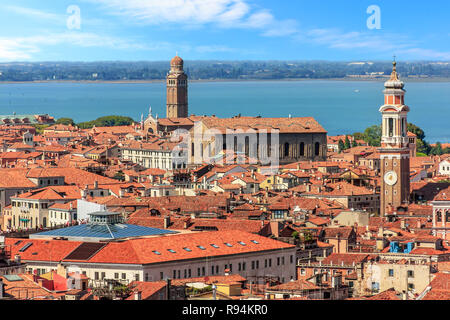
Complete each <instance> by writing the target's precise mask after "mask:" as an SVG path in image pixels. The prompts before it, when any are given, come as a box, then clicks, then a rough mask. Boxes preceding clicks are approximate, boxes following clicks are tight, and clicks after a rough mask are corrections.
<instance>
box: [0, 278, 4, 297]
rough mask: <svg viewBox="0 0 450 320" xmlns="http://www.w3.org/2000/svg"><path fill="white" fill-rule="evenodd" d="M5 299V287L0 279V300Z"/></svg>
mask: <svg viewBox="0 0 450 320" xmlns="http://www.w3.org/2000/svg"><path fill="white" fill-rule="evenodd" d="M4 297H5V285H4V284H3V279H1V278H0V300H1V299H3V298H4Z"/></svg>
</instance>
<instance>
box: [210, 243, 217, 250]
mask: <svg viewBox="0 0 450 320" xmlns="http://www.w3.org/2000/svg"><path fill="white" fill-rule="evenodd" d="M211 247H213V248H216V249H219V246H218V245H217V244H214V243H212V244H211Z"/></svg>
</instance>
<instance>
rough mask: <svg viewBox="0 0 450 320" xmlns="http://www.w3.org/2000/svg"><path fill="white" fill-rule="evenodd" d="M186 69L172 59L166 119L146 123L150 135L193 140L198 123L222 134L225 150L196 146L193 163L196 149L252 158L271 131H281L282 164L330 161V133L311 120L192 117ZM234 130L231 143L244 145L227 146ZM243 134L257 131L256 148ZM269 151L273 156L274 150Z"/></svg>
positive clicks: (246, 135)
mask: <svg viewBox="0 0 450 320" xmlns="http://www.w3.org/2000/svg"><path fill="white" fill-rule="evenodd" d="M183 67H184V62H183V59H181V58H180V57H179V56H178V55H177V56H175V57H174V58H173V59H172V60H171V62H170V71H169V73H168V74H167V82H166V85H167V105H166V118H161V119H160V118H158V117H157V116H156V117H154V116H153V115H152V113H151V111H150V112H149V116H148V118H147V119H146V120H145V121H143V127H144V130H145V132H146V133H147V134H149V135H159V136H162V137H169V136H170V135H171V133H172V132H173V131H175V130H177V129H185V130H187V131H189V132H190V133H191V135H192V137H193V134H194V124H196V123H197V125H198V124H200V125H199V127H201V128H202V131H206V130H215V131H216V132H218V133H217V134H218V135H222V137H220V139H221V141H223V146H222V148H219V149H222V150H217V148H212V147H211V145H210V143H208V142H205V143H202V145H201V146H198V145H195V144H192V145H191V146H189V157H190V159H191V160H192V157H193V156H194V153H195V150H201V151H200V152H201V153H202V154H203V153H204V151H205V150H207V151H206V152H207V153H208V156H211V157H214V156H217V155H218V154H220V153H221V152H223V151H225V150H227V151H230V150H231V151H234V152H241V153H245V154H246V155H247V156H248V155H249V150H250V149H251V148H253V147H255V148H256V150H259V148H260V143H259V142H260V141H262V140H261V139H263V138H264V137H265V136H264V135H263V133H262V132H263V131H264V132H268V133H269V136H270V133H271V132H277V133H278V134H279V139H278V141H277V143H278V144H279V146H278V150H277V153H278V155H279V163H280V164H287V163H293V162H297V161H301V160H314V161H324V160H326V157H327V131H326V130H325V129H324V128H323V127H322V126H321V125H320V124H319V123H318V122H317V121H316V120H315V119H314V118H311V117H303V118H301V117H288V118H262V117H248V116H241V115H239V116H236V117H232V118H218V117H216V116H196V115H189V112H188V77H187V75H186V73H185V72H184V70H183ZM275 107H276V106H274V108H275ZM230 131H233V132H236V134H234V135H233V137H232V139H231V140H232V141H236V140H237V141H242V143H240V142H238V143H236V144H235V145H229V144H228V145H227V144H226V141H227V139H226V133H227V132H230ZM240 131H244V132H248V131H255V132H256V135H257V138H256V140H257V143H256V146H250V144H251V143H250V141H249V139H248V134H246V133H238V132H240ZM217 138H218V137H217ZM193 140H194V139H193ZM212 140H214V139H212ZM215 140H218V139H215ZM228 141H229V140H228ZM269 144H270V142H269ZM268 152H269V153H270V151H268ZM268 156H270V154H269V155H268Z"/></svg>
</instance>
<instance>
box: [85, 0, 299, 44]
mask: <svg viewBox="0 0 450 320" xmlns="http://www.w3.org/2000/svg"><path fill="white" fill-rule="evenodd" d="M85 1H88V2H93V3H97V4H100V5H102V6H103V8H104V9H105V10H106V12H107V13H109V14H113V15H118V16H123V17H125V18H127V19H128V21H131V22H134V23H143V24H147V25H167V24H169V25H174V26H177V27H180V28H182V27H188V28H190V27H193V26H204V25H215V26H217V27H220V28H241V29H258V30H261V31H263V33H264V32H265V33H266V34H267V35H269V36H279V35H280V36H285V35H288V34H292V33H294V32H295V31H296V30H294V29H295V27H294V23H293V20H277V19H276V18H275V17H274V16H273V14H272V13H271V12H270V11H269V10H267V9H254V8H253V7H252V6H251V5H250V4H249V3H248V2H249V0H127V1H124V0H85ZM278 29H281V30H282V31H277V30H278Z"/></svg>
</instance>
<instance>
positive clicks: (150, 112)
mask: <svg viewBox="0 0 450 320" xmlns="http://www.w3.org/2000/svg"><path fill="white" fill-rule="evenodd" d="M148 116H149V117H151V116H152V106H150V108H149V109H148Z"/></svg>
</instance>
